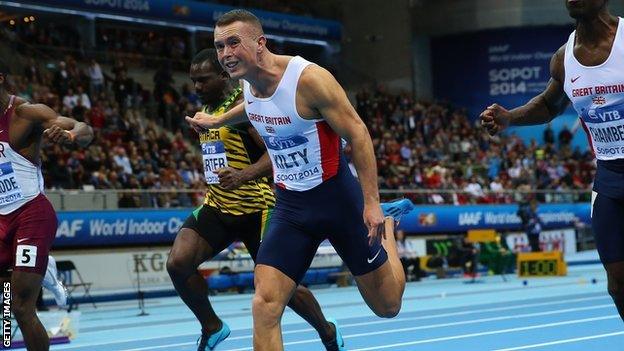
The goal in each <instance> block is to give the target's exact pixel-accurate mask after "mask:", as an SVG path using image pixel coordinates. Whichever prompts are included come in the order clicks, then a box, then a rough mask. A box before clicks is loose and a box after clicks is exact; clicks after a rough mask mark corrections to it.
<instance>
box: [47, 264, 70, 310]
mask: <svg viewBox="0 0 624 351" xmlns="http://www.w3.org/2000/svg"><path fill="white" fill-rule="evenodd" d="M41 285H43V287H44V288H46V289H48V290H50V292H52V294H54V300H56V304H57V305H58V306H59V307H64V306H67V289H66V288H65V285H63V283H62V282H61V281H60V280H58V278H57V277H56V260H55V259H54V257H52V256H49V257H48V268H47V269H46V275H45V276H44V277H43V282H41Z"/></svg>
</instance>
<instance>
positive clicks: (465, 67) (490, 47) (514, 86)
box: [431, 26, 573, 117]
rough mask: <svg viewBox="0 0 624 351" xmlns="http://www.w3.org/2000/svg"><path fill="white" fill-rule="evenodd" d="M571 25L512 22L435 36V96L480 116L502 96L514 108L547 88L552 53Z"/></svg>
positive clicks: (433, 52)
mask: <svg viewBox="0 0 624 351" xmlns="http://www.w3.org/2000/svg"><path fill="white" fill-rule="evenodd" d="M572 31H573V28H572V27H571V26H545V27H522V28H506V29H497V30H487V31H479V32H473V33H468V34H460V35H449V36H441V37H436V38H433V39H432V42H431V52H432V66H433V67H432V69H433V72H432V74H433V90H434V96H436V98H439V99H446V100H449V101H451V102H453V103H454V104H456V105H458V106H462V107H466V108H468V110H469V111H470V112H471V113H470V115H471V116H473V117H476V116H477V115H478V114H479V113H480V112H481V111H482V110H483V109H484V108H486V107H487V106H489V105H491V104H492V103H494V102H496V103H498V104H500V105H502V106H504V107H507V108H513V107H516V106H518V105H521V104H524V103H525V102H527V101H528V100H529V99H531V98H532V97H534V96H535V95H537V94H539V93H541V92H542V91H543V90H544V88H545V87H546V84H547V83H548V80H549V79H550V69H549V66H550V59H551V57H552V55H553V54H554V53H555V52H556V51H557V49H559V48H560V47H561V46H562V45H563V44H564V43H565V42H566V41H567V39H568V36H569V35H570V33H571V32H572Z"/></svg>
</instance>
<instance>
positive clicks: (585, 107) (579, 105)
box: [563, 18, 624, 161]
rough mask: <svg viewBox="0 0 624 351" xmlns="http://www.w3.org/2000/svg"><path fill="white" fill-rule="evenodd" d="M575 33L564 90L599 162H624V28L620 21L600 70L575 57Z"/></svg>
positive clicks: (568, 47) (570, 43)
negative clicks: (620, 160) (584, 63)
mask: <svg viewBox="0 0 624 351" xmlns="http://www.w3.org/2000/svg"><path fill="white" fill-rule="evenodd" d="M575 37H576V31H574V32H572V34H570V38H569V39H568V42H567V44H566V48H565V59H564V68H565V81H564V84H563V86H564V90H565V92H566V94H567V95H568V98H569V99H570V101H571V102H572V105H573V106H574V109H575V110H576V112H577V113H578V115H579V117H580V118H581V122H582V125H583V127H584V128H585V131H586V132H587V134H588V137H589V143H590V145H591V147H592V149H593V151H594V154H595V156H596V158H597V159H598V160H601V161H610V160H616V159H624V24H623V20H622V18H619V22H618V28H617V32H616V35H615V40H614V42H613V47H612V49H611V53H610V54H609V57H608V58H607V60H606V61H605V62H604V63H602V64H600V65H597V66H591V67H589V66H584V65H582V64H581V63H580V62H578V61H577V59H576V58H575V57H574V42H575Z"/></svg>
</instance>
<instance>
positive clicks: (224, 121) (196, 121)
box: [186, 103, 247, 133]
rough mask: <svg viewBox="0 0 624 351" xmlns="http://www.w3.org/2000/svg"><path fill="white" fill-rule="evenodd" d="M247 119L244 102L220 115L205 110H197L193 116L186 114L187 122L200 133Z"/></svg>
mask: <svg viewBox="0 0 624 351" xmlns="http://www.w3.org/2000/svg"><path fill="white" fill-rule="evenodd" d="M246 121H247V114H246V113H245V104H244V103H240V104H238V105H236V106H234V107H232V108H231V109H230V110H229V111H227V112H226V113H224V114H222V115H220V116H214V115H211V114H208V113H204V112H197V113H196V114H195V116H193V117H189V116H186V122H188V124H190V125H191V127H193V129H195V131H196V132H198V133H199V132H201V131H204V130H206V129H216V128H221V127H223V126H226V125H232V124H237V123H242V122H246Z"/></svg>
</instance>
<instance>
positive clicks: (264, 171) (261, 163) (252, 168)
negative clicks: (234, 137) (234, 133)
mask: <svg viewBox="0 0 624 351" xmlns="http://www.w3.org/2000/svg"><path fill="white" fill-rule="evenodd" d="M247 130H248V132H249V136H251V138H252V139H253V140H254V142H255V143H256V145H258V147H259V148H260V149H262V150H264V154H262V156H260V158H259V159H258V161H256V162H255V163H253V164H251V165H249V167H246V168H245V169H243V171H244V172H245V173H246V175H245V178H247V180H254V179H258V178H262V177H268V176H271V175H272V174H273V164H272V163H271V158H270V157H269V153H268V152H266V145H265V144H264V141H263V140H262V137H260V134H258V131H257V130H256V128H254V127H252V126H250V127H249V128H248V129H247Z"/></svg>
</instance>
